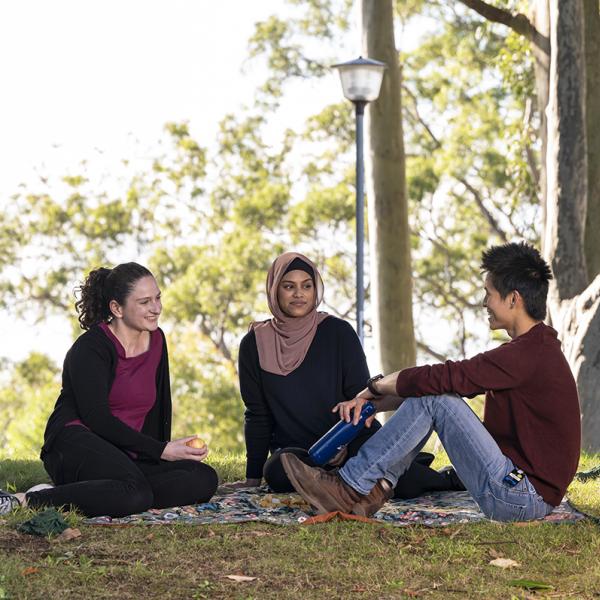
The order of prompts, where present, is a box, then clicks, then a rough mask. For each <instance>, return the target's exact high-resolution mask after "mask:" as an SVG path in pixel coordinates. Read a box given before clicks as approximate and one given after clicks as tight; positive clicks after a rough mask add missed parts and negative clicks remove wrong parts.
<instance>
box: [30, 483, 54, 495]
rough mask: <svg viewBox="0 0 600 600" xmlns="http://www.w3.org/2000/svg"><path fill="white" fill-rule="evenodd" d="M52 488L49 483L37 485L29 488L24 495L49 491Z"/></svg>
mask: <svg viewBox="0 0 600 600" xmlns="http://www.w3.org/2000/svg"><path fill="white" fill-rule="evenodd" d="M53 487H54V486H53V485H50V484H49V483H38V484H37V485H34V486H33V487H30V488H29V489H28V490H27V491H26V492H25V493H26V494H29V492H39V491H41V490H49V489H51V488H53Z"/></svg>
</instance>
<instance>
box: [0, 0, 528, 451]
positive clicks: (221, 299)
mask: <svg viewBox="0 0 600 600" xmlns="http://www.w3.org/2000/svg"><path fill="white" fill-rule="evenodd" d="M289 4H290V5H291V6H292V13H291V16H290V17H289V18H286V19H285V20H283V19H282V18H280V17H277V16H273V17H271V18H269V19H267V20H265V21H264V22H262V23H258V24H257V26H256V30H255V33H254V35H253V36H252V38H251V40H250V42H249V53H250V56H251V57H252V58H253V60H255V61H260V60H264V61H266V64H267V68H268V77H267V80H266V82H265V85H264V86H263V88H262V91H261V93H260V94H259V95H258V96H257V98H255V100H256V104H255V106H251V107H249V108H244V109H243V110H240V111H237V112H236V114H235V115H227V116H225V117H224V118H223V120H222V122H221V123H220V128H219V135H218V147H217V148H215V149H207V148H204V147H203V146H202V145H201V144H200V143H199V141H198V140H196V139H195V138H194V137H193V136H192V134H191V132H190V127H189V125H188V124H187V123H168V124H167V125H166V126H165V139H164V140H163V144H162V147H163V148H164V150H163V151H162V153H160V155H157V156H155V157H154V158H153V160H152V161H151V167H150V168H144V169H140V168H139V167H137V166H136V165H135V164H134V163H132V162H129V161H128V160H125V161H124V162H123V171H124V172H123V174H122V175H121V176H119V177H117V176H114V177H112V178H111V179H110V182H108V183H107V181H106V179H97V178H93V177H92V176H91V175H90V174H89V173H88V170H87V168H86V165H85V163H82V164H81V165H80V168H79V170H78V171H77V170H76V171H75V172H73V173H70V174H68V175H66V176H64V177H62V178H60V179H56V178H55V179H53V178H50V179H48V180H46V179H44V180H42V181H41V182H40V183H39V184H37V185H33V184H30V185H29V186H27V187H22V188H21V189H20V190H19V191H18V193H16V194H15V195H14V197H13V198H12V200H11V202H10V203H8V204H7V206H6V210H4V211H3V212H1V213H0V307H2V308H4V309H6V310H11V311H12V312H13V313H14V314H16V315H19V314H24V313H26V312H27V314H33V315H37V316H38V317H39V318H40V319H42V318H43V317H44V316H46V315H48V314H51V313H56V314H61V315H65V316H66V315H68V316H69V319H70V322H71V323H72V324H73V330H74V332H76V331H77V330H76V327H75V320H74V315H73V311H72V308H71V307H72V303H73V289H74V288H75V287H76V285H77V282H78V281H81V279H82V278H83V276H84V275H85V273H86V272H87V271H88V270H89V269H90V268H91V267H97V266H99V265H104V264H114V263H116V262H122V261H123V260H132V259H135V260H139V261H140V262H145V263H148V264H149V266H150V267H151V268H152V270H153V271H154V272H155V273H156V275H157V277H158V279H159V283H160V285H161V287H162V288H163V293H164V313H163V318H162V323H163V324H164V327H165V329H166V331H167V333H168V339H169V344H170V351H171V368H172V375H173V376H172V383H173V390H174V407H175V413H174V434H175V435H185V434H187V433H190V432H192V431H198V432H199V433H201V434H202V435H203V437H207V438H208V439H209V440H210V441H211V443H214V444H216V445H218V446H219V447H221V448H223V449H236V450H238V449H239V448H240V447H241V443H242V442H241V430H242V429H241V422H242V405H241V401H240V398H239V392H238V390H237V376H236V361H237V346H238V343H239V340H240V338H241V336H242V335H243V334H244V333H245V331H246V330H247V328H248V325H249V323H250V322H251V321H252V320H255V319H260V318H264V317H265V316H266V302H265V296H264V279H265V274H266V271H267V268H268V266H269V264H270V263H271V261H272V260H273V258H274V257H275V256H276V255H277V254H279V253H280V252H281V251H283V250H287V249H298V250H300V251H303V252H305V253H307V254H308V255H309V256H311V257H312V258H313V260H315V261H316V262H317V263H318V264H319V265H321V266H322V272H323V276H324V280H325V308H326V309H327V310H329V311H331V312H333V313H334V314H338V315H341V316H343V317H346V318H349V319H352V318H353V316H354V315H353V311H354V306H353V298H354V289H353V273H354V243H353V237H354V118H353V111H352V107H351V105H350V104H349V103H348V102H345V101H341V102H339V103H336V104H333V105H330V106H325V107H323V109H322V110H321V111H320V112H319V113H318V114H316V115H313V116H312V117H310V118H309V119H308V120H307V122H306V125H305V127H304V129H303V130H302V131H290V130H286V131H283V132H281V134H280V135H279V136H274V134H273V132H272V131H271V130H270V121H271V115H272V111H275V110H277V107H278V106H279V105H281V104H282V103H284V102H288V101H289V102H295V101H296V99H294V98H291V99H288V98H286V96H285V94H284V91H285V83H286V81H288V80H289V79H291V78H298V77H307V76H311V77H317V76H320V75H323V74H325V73H327V72H329V65H331V64H332V63H333V62H336V60H337V59H338V58H340V57H338V56H336V54H337V52H338V51H339V50H340V47H341V43H340V42H341V40H342V39H343V36H344V35H345V34H346V33H347V31H348V29H349V27H350V22H349V15H350V7H351V4H352V3H351V2H350V1H349V0H331V1H328V0H311V1H309V2H300V1H299V0H291V1H290V2H289ZM502 5H503V6H504V5H505V3H503V4H502ZM396 7H397V13H398V18H399V19H400V20H401V21H402V25H403V27H404V28H405V29H406V28H409V27H422V26H423V24H426V25H427V30H426V31H424V34H423V36H422V38H421V39H420V41H419V43H418V44H417V46H416V47H415V48H414V49H413V50H411V51H410V52H406V53H403V54H402V56H401V61H402V63H403V84H402V85H403V119H404V131H405V146H406V152H407V185H408V192H409V198H410V222H411V228H412V233H413V237H412V240H411V243H412V248H413V267H414V273H415V277H414V288H415V294H414V298H415V304H416V313H417V314H423V315H425V314H431V312H429V313H428V312H427V311H430V310H434V311H435V313H434V314H435V318H436V319H440V320H443V321H444V322H446V323H448V324H449V326H450V331H451V335H450V336H449V338H450V339H451V342H450V343H449V344H448V345H446V346H444V347H437V348H434V350H437V351H438V352H439V353H442V354H443V355H446V354H447V355H451V356H462V355H464V354H465V353H467V352H468V345H469V342H470V341H471V340H472V339H473V338H472V334H471V333H470V332H471V331H472V326H471V325H472V323H473V322H474V320H475V319H476V315H477V314H478V312H479V310H480V308H479V305H480V291H479V290H480V286H481V277H480V273H479V271H478V260H479V256H480V252H481V250H482V249H483V248H484V247H486V246H487V245H489V244H490V243H496V242H498V241H502V240H504V239H512V238H515V237H519V238H525V239H530V240H533V241H536V240H537V238H538V236H539V231H538V229H537V227H536V224H537V221H538V212H539V208H538V199H537V183H536V161H537V160H539V159H538V141H537V138H536V135H535V129H536V123H537V119H538V118H539V116H538V115H536V111H535V106H534V105H533V104H532V103H531V96H532V94H533V82H532V77H533V75H532V57H531V53H530V51H529V46H528V43H527V42H526V41H525V40H524V39H523V38H521V37H519V36H516V35H515V34H513V33H510V32H508V31H507V30H506V29H504V28H502V27H501V26H499V25H495V24H490V23H487V22H486V21H485V20H484V19H482V18H480V17H479V16H478V15H476V14H475V13H474V12H472V11H469V10H468V9H466V8H465V7H464V6H462V5H460V3H456V2H439V1H433V0H410V1H409V0H403V1H402V2H397V3H396ZM510 8H511V9H512V10H517V9H520V10H522V9H523V8H522V6H520V4H519V2H514V3H511V4H510ZM423 18H424V20H423ZM419 19H421V20H419ZM367 200H368V199H367ZM324 240H327V242H326V243H324ZM330 241H331V243H330ZM420 325H421V324H418V327H420ZM421 341H422V342H424V345H425V346H427V342H428V340H427V339H423V338H422V339H421ZM29 360H30V361H31V360H34V359H29ZM36 360H42V359H41V358H39V357H38V359H36ZM45 372H46V371H45V370H44V368H42V367H41V366H40V367H36V366H34V363H32V362H28V363H27V365H25V364H24V365H19V366H18V367H15V368H13V369H12V370H10V369H9V370H8V371H7V378H8V379H7V380H8V381H9V385H8V386H7V388H6V389H7V394H9V395H8V396H7V398H10V399H11V400H10V406H12V407H13V408H12V409H10V410H12V411H13V412H12V413H10V411H9V412H8V413H7V414H9V415H10V416H9V417H7V419H8V420H10V421H11V422H12V423H13V424H12V425H11V426H10V427H7V428H4V429H6V432H7V433H6V434H5V435H4V438H3V445H4V446H6V443H7V442H6V440H7V436H8V435H9V432H10V435H11V436H12V437H11V439H12V440H13V442H11V443H13V444H17V446H18V447H19V448H21V449H22V450H23V452H30V450H27V448H29V449H31V448H32V447H33V446H32V444H34V438H35V436H38V438H39V427H40V426H39V424H37V420H36V419H38V417H37V416H36V415H38V411H41V412H40V414H42V413H43V412H44V411H45V414H47V413H48V412H49V410H50V407H51V403H53V402H54V399H55V397H56V395H57V392H58V387H57V383H56V381H54V380H52V378H51V377H50V376H48V377H47V378H46V376H45V375H44V373H45ZM34 374H35V376H36V377H37V376H39V377H41V379H39V380H32V379H31V377H32V376H33V375H34ZM52 381H54V383H52ZM19 386H20V387H19ZM26 386H29V388H27V389H26ZM17 388H18V389H21V390H25V391H24V392H23V393H21V394H20V395H19V394H17V393H16V392H15V389H17ZM26 399H27V400H26ZM34 405H35V406H34ZM42 406H43V407H45V408H44V409H42V408H40V407H42ZM15 407H18V409H17V408H15ZM16 410H18V411H21V412H20V413H19V414H20V415H21V417H20V419H22V422H23V423H25V422H29V421H30V420H31V419H33V420H34V421H35V423H36V425H35V426H34V427H33V428H32V431H36V432H37V433H33V434H32V435H33V437H28V435H29V434H28V433H27V432H28V431H29V426H23V427H21V426H20V425H19V426H18V425H17V422H18V421H19V419H16V418H15V416H14V415H15V414H16V413H15V412H14V411H16ZM25 415H26V416H25ZM38 420H40V422H41V420H43V419H42V417H39V419H38ZM7 422H8V421H7ZM36 439H37V438H36ZM19 440H20V441H19ZM35 443H37V444H38V447H39V440H38V441H36V442H35ZM17 446H15V447H17Z"/></svg>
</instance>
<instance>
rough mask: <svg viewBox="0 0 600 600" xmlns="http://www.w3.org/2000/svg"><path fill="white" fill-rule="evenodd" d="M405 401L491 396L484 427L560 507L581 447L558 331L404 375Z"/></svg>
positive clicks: (539, 328)
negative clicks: (452, 394) (445, 395)
mask: <svg viewBox="0 0 600 600" xmlns="http://www.w3.org/2000/svg"><path fill="white" fill-rule="evenodd" d="M396 391H397V393H398V395H399V396H402V397H410V396H417V397H418V396H426V395H431V394H443V393H448V392H455V393H457V394H460V395H461V396H467V397H472V396H476V395H477V394H481V393H483V392H485V409H484V417H483V423H484V425H485V427H486V428H487V430H488V431H489V432H490V434H491V435H492V437H493V438H494V440H496V443H497V444H498V446H499V447H500V449H501V450H502V452H503V454H504V455H505V456H508V458H510V459H511V460H512V461H513V463H514V464H515V465H516V466H517V467H519V468H520V469H523V471H525V473H526V474H527V477H528V478H529V479H530V481H531V483H532V484H533V485H534V487H535V489H536V490H537V492H538V493H539V494H540V495H541V496H542V497H543V498H544V500H545V501H546V502H548V503H549V504H552V505H553V506H557V505H558V504H560V501H561V500H562V498H563V496H564V494H565V491H566V489H567V487H568V485H569V484H570V483H571V481H572V479H573V476H574V475H575V472H576V470H577V463H578V461H579V452H580V444H581V424H580V416H579V400H578V397H577V387H576V385H575V380H574V379H573V375H572V373H571V370H570V368H569V365H568V363H567V360H566V359H565V357H564V355H563V353H562V351H561V348H560V342H559V341H558V339H557V334H556V331H555V330H554V329H552V327H548V326H547V325H545V324H544V323H539V324H538V325H536V326H535V327H532V328H531V329H530V330H529V331H528V332H527V333H524V334H523V335H520V336H519V337H517V338H515V339H513V340H511V341H510V342H507V343H505V344H502V345H501V346H499V347H498V348H495V349H493V350H490V351H489V352H483V353H482V354H477V355H476V356H474V357H473V358H470V359H468V360H461V361H456V362H454V361H451V360H448V361H446V362H445V363H440V364H436V365H426V366H423V367H413V368H410V369H404V370H403V371H401V372H400V374H399V375H398V380H397V382H396Z"/></svg>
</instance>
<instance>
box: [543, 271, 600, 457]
mask: <svg viewBox="0 0 600 600" xmlns="http://www.w3.org/2000/svg"><path fill="white" fill-rule="evenodd" d="M553 309H554V311H555V312H557V311H560V317H559V318H557V319H556V321H557V322H558V324H559V327H557V328H558V329H559V337H560V339H561V340H562V343H563V350H564V353H565V356H566V358H567V360H568V361H569V365H570V366H571V370H572V371H573V376H574V377H575V381H576V382H577V390H578V392H579V402H580V405H581V437H582V447H583V448H584V450H587V451H589V452H598V451H599V450H600V388H599V386H598V382H599V381H600V275H597V276H596V279H595V280H594V281H593V282H592V283H591V284H590V285H589V286H588V287H587V288H586V289H585V291H584V292H583V293H582V294H580V295H578V296H575V298H572V299H571V300H563V301H562V302H560V303H558V304H554V305H553Z"/></svg>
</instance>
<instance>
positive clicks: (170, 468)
mask: <svg viewBox="0 0 600 600" xmlns="http://www.w3.org/2000/svg"><path fill="white" fill-rule="evenodd" d="M43 460H44V467H45V468H46V471H48V474H49V475H50V477H51V478H52V481H53V482H54V484H55V485H56V487H55V488H51V489H46V490H40V491H39V492H32V493H30V494H27V503H28V505H29V506H32V507H34V508H37V507H41V506H56V507H59V506H72V507H75V508H77V509H79V510H80V511H81V512H83V514H85V515H86V516H88V517H96V516H99V515H108V516H110V517H123V516H125V515H130V514H133V513H138V512H142V511H145V510H148V509H149V508H169V507H171V506H183V505H186V504H196V503H200V502H206V501H207V500H209V499H210V498H211V497H212V496H213V494H214V493H215V491H216V489H217V485H218V478H217V473H216V471H215V470H214V469H213V468H212V467H210V466H208V465H205V464H204V463H200V462H196V461H192V460H178V461H165V460H161V461H159V462H158V463H154V462H149V461H144V460H137V459H132V458H131V457H130V456H129V455H128V454H126V453H125V452H123V451H122V450H119V448H117V447H116V446H114V445H113V444H111V443H110V442H107V441H106V440H104V439H103V438H101V437H99V436H98V435H96V434H95V433H92V432H91V431H89V430H88V429H86V428H85V427H82V426H79V425H70V426H68V427H64V428H63V430H62V431H61V432H60V433H59V434H58V436H57V437H56V439H55V441H54V443H53V445H52V448H51V449H50V451H49V452H48V453H46V455H45V456H44V459H43Z"/></svg>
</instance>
